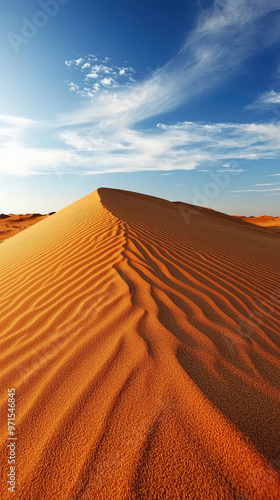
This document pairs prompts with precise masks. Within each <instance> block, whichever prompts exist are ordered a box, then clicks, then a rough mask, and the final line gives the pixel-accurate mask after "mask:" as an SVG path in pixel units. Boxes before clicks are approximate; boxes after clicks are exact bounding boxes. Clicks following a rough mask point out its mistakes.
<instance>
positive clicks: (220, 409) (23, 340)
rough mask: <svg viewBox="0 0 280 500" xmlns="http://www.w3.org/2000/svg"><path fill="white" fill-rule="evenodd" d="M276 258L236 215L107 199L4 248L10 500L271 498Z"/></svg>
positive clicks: (279, 426) (279, 408) (276, 402)
mask: <svg viewBox="0 0 280 500" xmlns="http://www.w3.org/2000/svg"><path fill="white" fill-rule="evenodd" d="M279 251H280V240H279V237H278V236H277V235H273V234H270V233H267V232H266V231H264V230H263V229H262V228H259V227H255V226H249V225H248V224H245V223H244V222H242V221H239V220H237V219H235V218H234V217H230V216H226V215H224V214H220V213H217V212H214V211H212V210H207V209H199V208H197V207H192V206H190V205H186V204H182V203H170V202H167V201H164V200H160V199H157V198H152V197H148V196H144V195H139V194H135V193H129V192H123V191H118V190H110V189H100V190H98V191H96V192H94V193H93V194H90V195H89V196H86V197H85V198H83V199H81V200H80V201H78V202H76V203H74V204H73V205H71V206H69V207H67V208H65V209H64V210H61V211H60V212H58V213H56V214H55V215H53V216H52V217H49V218H46V219H45V220H43V221H41V222H40V223H39V224H36V225H35V226H32V227H30V228H29V229H28V230H26V231H23V232H22V233H20V234H17V235H16V236H14V237H13V238H11V239H9V240H6V241H5V242H3V244H1V245H0V264H1V273H0V274H1V281H0V310H1V315H0V318H1V319H0V332H1V337H0V353H1V354H0V358H1V412H0V414H1V461H2V463H1V465H2V470H4V471H6V470H7V451H6V450H7V447H6V446H7V440H6V438H7V389H8V388H10V387H15V388H16V401H17V413H16V415H17V416H16V426H17V431H16V432H17V437H18V441H17V445H16V452H17V464H16V467H17V469H16V472H17V493H16V495H15V498H17V499H24V500H25V499H26V500H33V499H34V500H35V499H39V498H40V499H46V500H51V499H55V500H66V499H67V500H78V499H82V500H91V499H93V500H95V499H96V500H103V499H104V500H111V499H112V500H126V499H147V500H161V499H163V500H165V499H189V498H190V499H217V500H223V499H239V500H247V499H260V500H262V499H279V498H280V480H279V471H280V334H279V331H280V252H279ZM1 480H2V485H1V492H2V493H1V498H3V499H4V500H5V499H8V498H10V497H11V493H9V492H8V491H7V484H6V476H5V473H4V474H2V475H1Z"/></svg>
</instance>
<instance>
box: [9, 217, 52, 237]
mask: <svg viewBox="0 0 280 500" xmlns="http://www.w3.org/2000/svg"><path fill="white" fill-rule="evenodd" d="M48 215H52V214H48ZM48 215H41V214H25V215H23V214H20V215H14V214H0V243H1V241H3V240H5V239H7V238H11V236H15V235H16V234H17V233H19V232H20V231H23V230H24V229H27V228H28V227H30V226H33V224H36V223H37V222H40V221H41V220H43V219H44V218H45V217H48Z"/></svg>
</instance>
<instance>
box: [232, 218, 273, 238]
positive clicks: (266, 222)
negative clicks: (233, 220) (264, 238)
mask: <svg viewBox="0 0 280 500" xmlns="http://www.w3.org/2000/svg"><path fill="white" fill-rule="evenodd" d="M239 219H242V220H243V221H245V222H250V224H255V225H256V226H260V227H265V228H267V229H268V230H269V231H271V232H272V231H273V232H274V233H276V234H280V217H270V216H269V215H262V216H261V217H239Z"/></svg>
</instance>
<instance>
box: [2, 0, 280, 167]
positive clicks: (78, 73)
mask: <svg viewBox="0 0 280 500" xmlns="http://www.w3.org/2000/svg"><path fill="white" fill-rule="evenodd" d="M277 11H278V12H277ZM272 14H273V15H272ZM256 35H257V39H258V43H256ZM279 39H280V32H279V0H266V2H264V1H263V0H245V1H244V0H215V1H214V3H213V5H212V7H211V8H210V9H205V10H201V12H200V15H199V18H198V20H197V24H196V27H195V28H194V30H193V31H192V32H191V33H190V34H189V35H188V37H187V39H186V40H185V43H184V45H183V47H182V49H181V50H180V51H179V53H178V54H177V55H176V57H174V58H173V59H172V60H171V61H169V62H168V63H167V64H166V65H165V66H163V67H162V68H160V69H159V70H157V71H155V72H153V73H152V74H151V75H148V76H147V77H146V78H145V79H144V80H143V81H139V80H138V81H135V79H134V77H135V73H134V70H133V68H131V67H130V66H122V67H118V66H115V65H114V64H112V62H111V61H110V59H109V58H106V59H104V60H102V61H100V60H99V59H98V57H97V56H95V55H94V54H90V55H88V56H86V57H79V58H77V59H72V60H69V61H66V62H65V64H66V67H67V71H70V75H71V79H69V82H68V85H69V90H70V91H71V92H72V93H76V94H77V95H78V96H80V97H81V104H80V105H79V107H78V108H77V109H75V110H74V111H72V112H69V113H66V114H62V115H59V116H57V117H56V118H55V119H54V120H53V122H52V123H49V124H40V126H41V127H42V133H44V134H46V133H47V134H48V133H49V134H50V133H54V134H55V135H56V140H57V139H59V140H60V147H59V149H56V148H53V149H46V148H39V147H38V148H34V147H32V148H31V147H28V141H27V139H26V130H27V129H28V128H31V127H32V126H34V123H33V122H32V121H31V122H30V123H25V122H22V123H20V119H15V120H16V122H13V123H12V122H10V123H9V117H8V118H7V117H6V121H5V120H4V123H3V124H2V125H3V131H4V132H3V135H1V130H0V141H1V142H0V152H1V158H2V161H1V165H0V171H1V172H8V173H15V174H20V175H23V174H26V173H38V172H40V173H41V172H49V171H51V170H52V169H56V170H59V171H60V172H75V173H81V174H98V173H109V172H132V171H144V170H160V171H168V170H177V169H183V170H187V169H194V168H196V167H198V166H200V167H202V168H203V166H205V165H207V166H211V165H212V166H215V167H218V168H225V169H226V168H227V169H228V168H232V162H234V164H235V165H236V161H238V160H257V159H261V158H266V159H277V158H279V157H280V126H279V125H278V124H277V123H276V124H271V123H264V124H254V123H253V124H231V123H221V124H205V123H193V122H184V123H178V124H173V125H168V124H158V126H157V127H155V128H151V129H145V128H141V121H143V120H145V119H147V118H151V117H155V116H157V115H160V114H162V113H166V112H169V111H171V110H174V109H176V108H178V107H179V106H180V105H181V104H182V103H183V102H188V101H189V100H190V99H192V98H193V97H194V96H197V95H199V94H203V93H204V92H205V91H208V89H209V88H217V86H219V85H222V84H223V83H224V82H225V81H226V80H227V79H229V78H230V77H231V76H232V75H233V74H234V73H235V72H236V71H237V70H238V68H239V67H240V65H241V64H242V63H244V61H245V60H246V59H247V58H248V57H250V56H252V55H253V54H254V53H255V52H256V51H257V50H262V49H263V48H265V47H267V46H269V45H270V44H272V43H274V42H276V41H277V40H279ZM10 120H13V118H10ZM139 124H140V125H139ZM136 125H138V126H137V128H136V127H135V126H136ZM9 127H12V128H13V130H14V132H15V134H16V135H15V136H14V137H16V142H13V143H11V141H10V142H9V140H7V137H6V136H5V128H6V129H7V128H9ZM44 127H45V130H43V128H44ZM50 131H51V132H50ZM3 153H4V154H3ZM225 162H226V163H225ZM15 164H16V167H15ZM223 165H225V166H224V167H223ZM234 169H235V168H233V170H234ZM237 170H238V169H237Z"/></svg>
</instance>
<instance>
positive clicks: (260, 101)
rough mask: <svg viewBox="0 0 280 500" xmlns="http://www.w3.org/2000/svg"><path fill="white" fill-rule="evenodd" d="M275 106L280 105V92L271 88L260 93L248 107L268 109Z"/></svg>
mask: <svg viewBox="0 0 280 500" xmlns="http://www.w3.org/2000/svg"><path fill="white" fill-rule="evenodd" d="M274 106H280V92H275V91H274V90H270V91H269V92H265V93H264V94H261V95H259V97H258V98H257V99H256V100H255V101H254V102H253V103H252V104H249V105H248V106H246V107H247V108H248V109H261V108H266V109H268V108H273V107H274Z"/></svg>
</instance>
